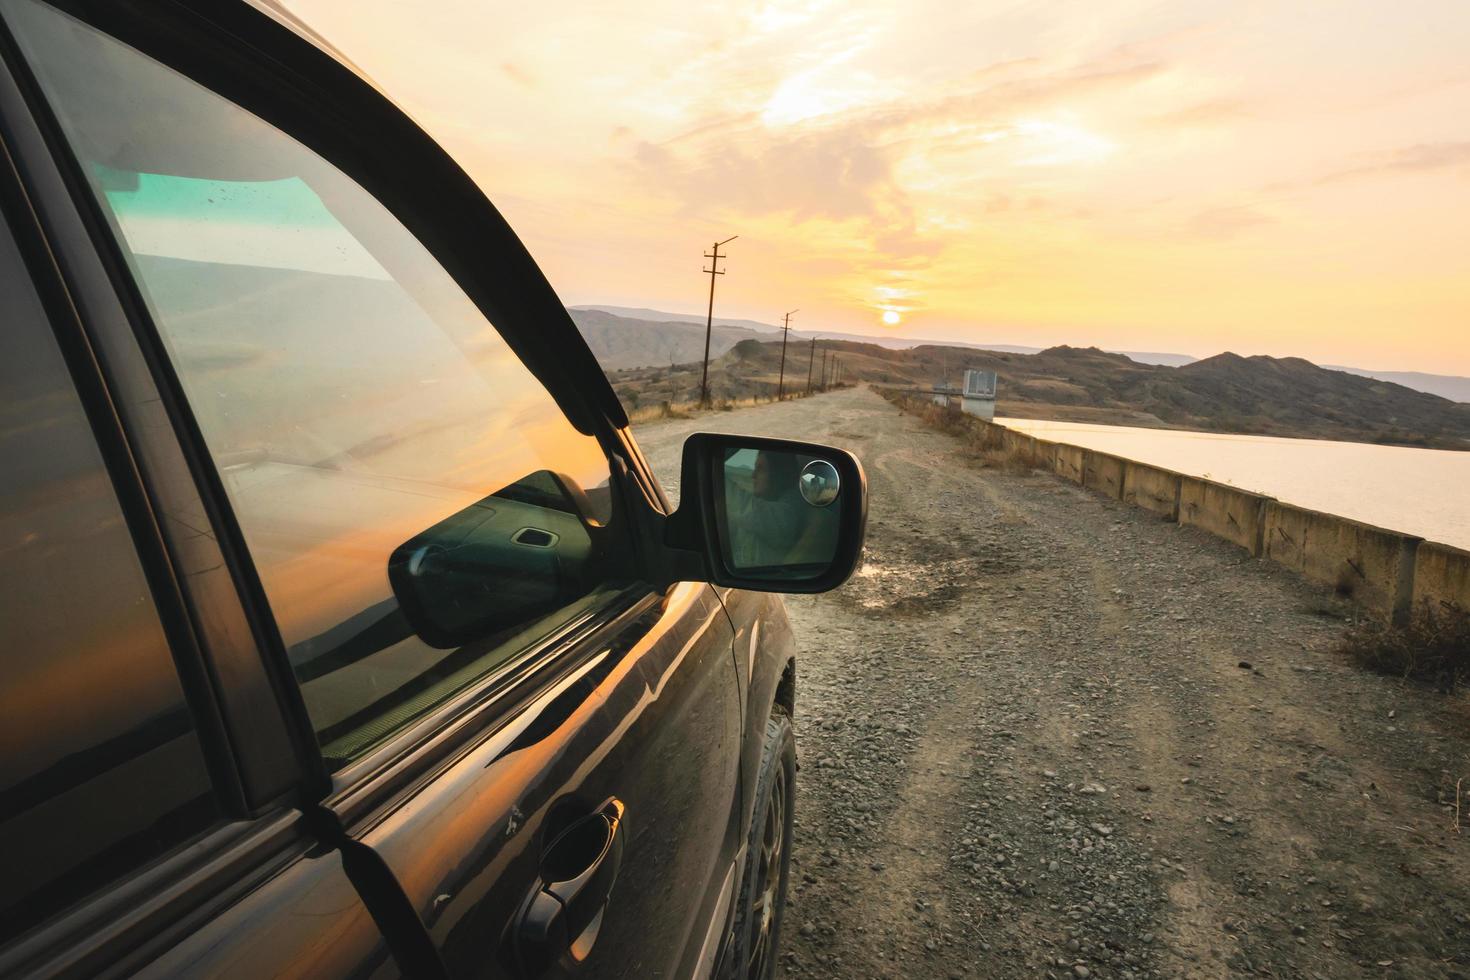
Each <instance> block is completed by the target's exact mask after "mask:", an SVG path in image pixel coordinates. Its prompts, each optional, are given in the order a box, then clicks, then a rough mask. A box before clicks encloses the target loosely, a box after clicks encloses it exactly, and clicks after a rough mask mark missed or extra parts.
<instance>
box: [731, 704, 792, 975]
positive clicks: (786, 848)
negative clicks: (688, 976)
mask: <svg viewBox="0 0 1470 980" xmlns="http://www.w3.org/2000/svg"><path fill="white" fill-rule="evenodd" d="M755 801H756V802H755V811H754V813H753V814H752V818H751V822H750V835H749V837H748V838H747V839H746V851H745V854H746V857H745V874H744V876H743V877H742V879H741V882H740V893H739V896H738V897H737V901H736V905H735V936H734V942H733V943H732V946H731V949H732V952H733V953H734V955H733V956H732V957H731V966H732V967H733V969H731V970H730V971H729V976H731V977H735V978H738V980H770V978H771V977H772V976H774V975H775V972H776V953H777V949H778V944H779V942H780V938H781V919H782V913H783V912H784V911H785V907H786V880H787V877H788V875H789V873H790V870H791V834H792V822H793V818H794V816H795V813H796V808H795V806H794V804H795V801H796V730H795V729H794V728H793V727H792V725H791V719H790V718H788V717H787V716H786V715H784V714H781V713H779V712H777V713H775V714H773V715H771V718H770V720H769V721H767V722H766V738H765V744H764V746H763V747H762V749H761V767H760V773H759V774H758V775H757V777H756V781H755Z"/></svg>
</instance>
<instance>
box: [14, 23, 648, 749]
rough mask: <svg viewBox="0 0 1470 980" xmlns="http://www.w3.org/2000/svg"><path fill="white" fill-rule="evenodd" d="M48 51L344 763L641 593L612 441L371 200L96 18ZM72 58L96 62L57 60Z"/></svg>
mask: <svg viewBox="0 0 1470 980" xmlns="http://www.w3.org/2000/svg"><path fill="white" fill-rule="evenodd" d="M29 43H31V44H32V45H34V46H36V47H37V48H41V49H44V48H46V47H47V46H48V45H54V47H55V49H56V50H54V51H51V52H49V53H48V52H46V51H41V52H40V56H39V57H36V58H35V60H36V63H37V64H38V65H40V66H41V72H40V74H41V80H42V84H43V85H45V86H47V87H48V88H49V89H50V91H49V93H48V94H49V95H50V96H51V97H52V99H53V101H54V104H55V105H56V106H57V108H58V110H59V114H60V116H61V120H62V123H63V126H64V127H65V129H66V131H67V135H68V136H69V137H70V138H71V140H72V141H73V143H74V144H75V146H76V148H77V150H78V153H79V156H80V157H81V158H82V160H83V163H84V164H85V166H86V168H87V170H88V173H89V174H90V176H91V179H92V181H93V188H94V190H95V191H96V193H97V196H98V198H99V200H100V201H101V202H103V204H104V206H105V208H106V211H107V214H108V217H109V219H110V220H111V222H112V223H113V224H114V226H115V231H116V232H117V234H118V237H119V240H120V241H121V243H122V244H123V246H124V248H125V251H126V252H127V255H126V258H127V260H128V263H129V265H130V267H131V269H132V272H133V274H134V276H135V277H136V279H137V281H138V284H139V286H140V288H141V290H142V292H143V295H144V297H145V299H146V301H147V304H148V307H149V310H150V312H151V313H152V315H153V318H154V321H155V322H156V324H157V325H158V327H159V330H160V332H161V334H162V336H163V340H164V342H165V344H166V346H167V348H168V352H169V355H170V356H171V358H172V360H173V364H174V367H175V369H176V370H177V371H178V374H179V377H180V380H181V381H182V383H183V386H184V389H185V392H186V394H187V395H188V399H189V402H190V404H191V405H192V406H193V408H194V410H195V414H196V418H197V421H198V424H199V427H200V429H201V431H202V432H203V435H204V438H205V441H206V442H207V444H208V446H209V450H210V452H211V454H212V456H213V457H214V462H215V465H216V467H217V469H218V471H219V475H220V478H221V479H222V481H223V483H224V487H225V490H226V492H227V493H228V495H229V499H230V502H231V504H232V505H233V508H234V513H235V517H236V519H237V520H238V521H239V524H240V527H241V530H242V531H243V533H244V536H245V540H246V543H247V545H248V546H249V549H250V555H251V558H252V559H253V561H254V563H255V567H256V570H257V572H258V573H259V575H260V578H261V581H262V583H263V585H264V587H265V592H266V595H267V597H268V598H269V600H270V603H271V609H272V611H273V613H274V615H275V619H276V625H277V627H278V628H279V630H280V633H281V638H282V640H283V641H284V643H285V645H286V648H287V651H288V654H289V657H290V660H291V664H292V667H293V669H294V670H295V672H296V675H297V678H298V680H299V681H300V682H301V685H302V690H303V692H304V696H305V700H306V705H307V709H308V711H309V713H310V714H311V718H312V720H313V722H314V724H315V726H316V728H317V732H318V736H319V738H320V740H321V742H322V745H323V751H324V754H325V755H326V756H327V757H328V762H329V764H332V765H340V764H342V763H344V762H346V761H348V760H350V759H351V758H354V757H356V756H358V755H360V754H361V753H362V752H363V751H364V750H365V749H366V748H368V747H369V746H371V745H372V744H374V743H375V742H377V741H379V740H381V738H383V737H385V736H386V735H387V734H389V733H391V732H392V731H394V730H396V729H397V728H400V727H402V725H404V724H406V723H408V722H409V721H411V720H412V719H413V718H414V717H416V716H418V715H420V714H422V713H423V712H424V711H426V710H428V709H429V708H430V707H432V706H434V705H435V704H437V703H440V702H442V701H443V700H444V699H445V698H446V697H448V696H450V695H451V694H453V693H454V691H456V690H458V689H460V688H462V687H464V686H465V685H466V684H468V683H469V682H471V681H472V680H474V679H475V678H476V677H478V676H481V675H483V674H484V673H485V672H486V671H487V670H490V669H492V668H494V667H495V666H496V665H498V664H500V663H502V662H504V661H505V660H506V659H507V658H508V657H510V656H512V655H513V654H514V653H515V652H516V651H518V650H520V649H522V648H523V647H524V646H525V644H526V643H527V642H528V641H530V640H533V639H534V638H536V637H537V636H539V635H544V634H545V633H546V632H547V631H548V630H549V629H551V628H553V627H554V626H555V625H557V624H558V623H560V622H563V621H565V619H566V618H567V617H568V616H569V615H572V614H573V613H574V612H575V610H576V609H577V608H581V607H585V606H586V605H588V604H589V603H594V604H595V603H596V602H597V601H599V599H600V598H601V597H603V596H605V595H607V594H611V593H612V592H615V591H617V590H618V589H619V588H620V587H621V586H620V585H618V584H617V583H618V582H619V581H620V577H619V574H618V569H617V568H615V567H612V566H611V565H609V559H608V557H607V551H608V549H607V548H606V536H607V534H608V533H609V532H608V528H607V524H608V519H609V516H610V512H611V504H612V501H611V497H610V492H611V491H610V487H609V474H608V464H607V460H606V457H605V456H604V455H603V452H602V450H601V448H600V447H599V445H598V443H597V442H596V440H595V439H593V438H592V437H590V436H585V435H582V434H581V433H579V432H577V431H576V430H575V429H574V428H573V427H572V426H571V424H570V423H569V422H568V421H567V420H566V418H565V417H564V416H563V414H562V412H561V411H560V409H559V408H558V406H557V405H556V404H555V402H554V401H553V400H552V398H551V396H550V395H549V394H548V393H547V392H546V390H545V389H544V388H543V387H542V385H541V384H540V383H539V382H538V381H537V379H536V378H535V377H533V376H532V375H531V373H530V372H529V371H528V370H527V369H526V367H525V366H524V365H523V364H522V363H521V361H520V360H519V359H518V358H517V357H516V355H515V354H514V353H513V352H512V351H511V349H510V348H509V347H508V346H507V345H506V343H505V341H504V340H503V339H502V338H501V336H500V334H499V333H498V332H497V331H496V330H495V329H494V327H493V326H492V325H491V324H490V323H489V322H488V321H487V319H486V318H485V316H484V315H483V314H482V313H481V312H480V311H479V309H478V308H477V307H476V306H475V305H474V304H473V303H472V302H471V301H470V300H469V298H468V297H467V296H466V295H465V294H464V293H463V292H462V291H461V290H460V288H459V287H458V286H457V285H456V284H455V282H454V281H453V280H452V279H451V277H450V276H449V275H448V274H447V273H446V272H445V271H444V270H443V268H442V267H441V266H440V265H439V264H438V262H437V261H436V260H435V259H434V258H433V256H432V255H430V253H429V252H428V251H427V250H426V249H425V248H424V247H423V245H422V244H421V243H420V242H419V241H418V240H417V239H416V238H415V237H414V236H413V235H412V234H411V233H409V232H408V231H407V230H406V229H405V228H404V227H403V226H402V225H401V224H400V223H399V222H398V221H397V219H395V218H394V217H393V216H392V215H391V214H390V213H389V212H388V211H387V210H386V209H385V208H384V207H383V206H382V205H381V204H380V203H379V202H378V201H377V200H376V199H375V198H374V197H372V196H371V195H370V194H368V193H367V192H366V191H364V190H363V189H362V188H361V187H359V186H358V185H357V184H356V183H355V182H353V181H352V180H351V179H350V178H348V177H347V176H346V175H345V174H343V173H342V172H340V171H338V170H337V169H336V168H334V167H333V166H331V165H329V164H327V163H326V162H325V161H324V160H322V159H321V158H320V157H318V156H316V155H315V154H314V153H312V152H311V151H309V150H307V149H306V148H305V147H303V146H302V145H301V144H299V143H297V142H296V141H295V140H293V139H291V138H290V137H288V136H286V135H285V134H284V133H282V132H280V131H278V130H276V129H274V128H273V127H271V126H270V125H268V124H266V123H265V122H263V121H262V120H260V119H258V118H256V117H255V116H253V115H251V114H250V113H248V112H246V111H245V110H243V109H241V108H240V107H238V106H236V105H234V104H232V103H230V102H228V101H226V100H224V99H222V98H220V97H218V96H216V95H214V94H213V93H210V92H208V91H207V90H205V89H203V88H200V87H199V86H197V85H195V84H194V83H192V82H190V81H188V80H186V79H184V78H183V77H181V76H179V75H176V74H173V73H172V72H168V71H166V70H165V69H163V68H162V67H160V66H159V65H157V64H156V63H154V62H152V61H151V60H149V59H147V58H145V57H143V56H142V55H140V54H138V53H137V52H134V51H132V50H131V49H128V48H125V47H123V46H122V45H120V44H118V43H117V42H115V41H112V40H111V39H109V38H106V37H104V36H102V35H100V34H96V33H95V32H92V31H91V30H90V29H88V28H83V27H81V26H80V25H75V24H73V25H70V30H62V29H61V28H60V25H59V22H55V21H49V20H48V21H46V22H45V23H41V22H38V23H37V24H36V25H35V26H34V30H33V31H32V33H31V35H30V42H29ZM60 64H72V65H81V64H86V65H90V66H94V69H93V70H91V71H86V72H67V73H61V72H54V73H51V74H48V72H47V70H46V66H47V65H52V66H55V65H60ZM118 93H126V97H123V96H120V95H119V94H118ZM158 119H167V120H168V125H166V126H160V125H155V124H154V123H155V122H156V120H158ZM405 549H407V550H405ZM390 565H391V566H393V568H394V569H395V570H396V571H395V572H394V576H395V581H390ZM400 573H401V574H400ZM426 576H427V578H426ZM425 582H428V583H429V584H430V586H432V588H430V589H429V590H428V593H426V592H425V587H424V583H425ZM395 585H397V586H398V588H397V591H395ZM425 594H432V595H433V596H435V599H434V601H433V602H429V603H424V602H417V603H416V602H415V597H419V598H422V597H423V596H424V595H425ZM405 597H407V599H406V601H408V603H409V606H410V607H413V608H405V607H404V604H403V603H404V601H405ZM435 624H438V626H439V627H443V628H436V626H435ZM446 624H447V625H446ZM425 634H428V635H425ZM466 644H469V645H468V646H466Z"/></svg>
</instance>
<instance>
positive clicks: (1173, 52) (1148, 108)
mask: <svg viewBox="0 0 1470 980" xmlns="http://www.w3.org/2000/svg"><path fill="white" fill-rule="evenodd" d="M290 6H291V7H292V9H293V10H294V11H296V12H297V13H298V14H300V15H301V16H302V17H303V18H304V19H305V20H306V21H307V22H308V23H310V24H312V25H313V26H314V27H315V28H316V29H318V30H319V31H321V32H322V33H323V34H324V35H325V36H326V37H328V38H330V39H331V40H332V41H334V42H335V43H336V44H337V45H338V46H340V47H341V48H342V49H343V50H344V52H346V53H347V54H348V55H349V56H350V57H351V58H353V59H354V60H355V61H356V62H357V63H359V64H360V65H361V66H362V67H363V68H364V69H365V70H366V71H367V72H368V73H369V74H370V75H372V76H373V77H374V78H376V79H377V80H378V82H379V83H380V84H381V85H382V86H383V87H384V88H385V89H386V90H387V91H388V92H389V93H390V94H391V95H393V97H394V98H395V99H397V100H398V101H399V102H400V104H402V105H403V106H404V107H405V108H406V109H408V110H409V112H411V113H412V114H413V115H414V116H415V117H416V118H417V119H418V120H419V121H420V122H421V123H423V124H424V125H425V126H426V127H427V128H428V129H429V130H430V132H432V133H433V134H434V135H435V136H436V137H437V138H438V139H439V140H441V141H442V142H443V143H444V144H445V146H446V147H447V148H448V149H449V150H450V151H451V152H453V153H454V154H455V155H456V156H457V158H458V159H459V160H460V161H461V162H462V163H464V165H465V166H466V167H467V169H468V170H469V171H470V172H471V174H472V175H473V176H474V177H475V178H476V179H477V180H478V181H479V182H480V184H481V186H483V187H484V188H485V190H486V192H487V193H488V194H489V196H490V197H491V199H492V200H493V201H494V202H495V203H496V205H497V206H498V207H499V208H500V209H501V210H502V211H503V212H504V213H505V214H506V216H507V217H508V218H509V219H510V221H511V224H512V225H513V226H514V227H515V229H516V230H517V232H518V233H519V234H520V235H521V237H522V238H523V239H524V240H525V241H526V243H527V244H528V246H529V247H530V248H531V251H532V253H533V254H534V255H535V257H536V259H537V260H538V261H539V262H540V263H541V265H542V267H543V268H544V269H545V270H546V272H547V274H548V276H549V277H550V279H551V281H552V284H553V285H554V286H555V287H556V288H557V290H558V292H559V293H560V295H561V296H562V298H563V300H564V301H565V302H567V303H568V304H586V303H609V304H619V305H626V306H643V307H653V308H658V309H664V310H670V311H675V312H694V311H700V312H702V310H703V303H704V298H703V297H704V290H706V289H707V286H708V283H707V279H706V278H705V277H702V276H701V275H700V271H699V270H700V267H701V266H700V261H701V258H700V252H701V250H702V248H703V247H705V244H706V243H708V242H710V241H715V240H718V239H723V238H726V237H729V236H730V235H733V234H738V235H739V236H740V238H739V240H738V241H736V242H734V243H732V244H731V246H730V258H729V264H728V267H727V268H728V271H729V274H728V275H727V276H726V277H725V278H724V279H723V280H721V283H720V290H721V291H720V297H719V301H718V304H717V314H723V315H725V316H731V317H750V318H754V319H759V320H763V321H765V322H768V323H769V322H776V321H778V320H779V316H780V312H781V311H782V310H785V309H789V308H791V307H793V306H797V305H800V306H801V307H802V309H803V311H804V313H803V327H804V328H805V329H828V330H850V331H855V332H864V331H867V332H872V331H873V330H875V329H878V327H876V326H875V325H874V321H873V310H874V309H875V308H877V309H880V310H884V311H885V313H884V314H883V315H882V317H881V319H882V321H883V324H884V327H883V329H885V331H886V332H888V333H893V332H897V333H899V334H900V335H908V336H914V337H926V338H940V339H944V338H952V339H956V340H966V341H971V342H987V341H988V342H993V343H1012V344H1034V345H1038V346H1045V345H1050V344H1054V343H1070V344H1078V345H1087V344H1096V345H1098V346H1101V347H1105V348H1112V349H1131V350H1165V351H1175V352H1179V353H1186V354H1194V355H1208V354H1213V353H1216V352H1218V351H1220V350H1224V349H1230V350H1234V351H1236V352H1238V353H1243V354H1255V353H1266V354H1275V355H1300V356H1304V357H1307V358H1310V359H1312V360H1315V361H1318V362H1320V363H1329V364H1352V365H1358V366H1364V367H1372V368H1377V369H1382V370H1388V369H1400V370H1406V369H1407V370H1425V371H1432V372H1440V373H1461V374H1466V373H1470V343H1467V342H1466V337H1467V334H1470V221H1467V220H1465V216H1466V215H1467V214H1470V67H1467V61H1466V58H1465V52H1466V51H1470V6H1467V5H1465V4H1464V3H1462V2H1460V0H1411V2H1409V3H1406V4H1377V3H1369V2H1348V3H1343V2H1339V0H1305V2H1301V3H1292V4H1276V3H1256V2H1247V3H1224V2H1210V3H1206V2H1199V0H1194V2H1189V0H1185V2H1179V3H1174V4H1164V5H1160V4H1156V3H1152V2H1144V0H1099V2H1092V3H1074V2H1054V3H1041V4H1026V5H1017V4H997V3H982V4H970V5H955V4H948V3H938V2H934V0H925V2H919V3H898V2H893V0H888V2H868V3H836V2H825V0H785V2H775V3H765V4H758V5H752V6H749V7H741V6H738V5H737V6H734V7H731V6H729V5H717V6H708V7H696V8H690V7H688V6H687V5H685V4H677V3H674V2H672V0H641V2H638V3H636V4H618V5H612V6H608V7H596V8H594V7H587V8H579V9H577V10H576V11H575V15H570V14H569V11H567V10H565V9H562V8H559V7H556V6H554V5H552V6H547V5H534V4H521V5H514V6H502V5H496V6H486V5H483V4H478V3H471V2H468V0H454V2H444V3H440V4H435V5H430V6H420V5H413V4H400V3H390V2H388V0H372V2H365V3H350V4H349V3H345V2H343V0H293V2H291V4H290ZM895 308H896V309H895ZM898 311H902V316H901V317H898V320H897V321H895V320H894V319H890V316H889V314H890V313H893V314H896V313H897V312H898Z"/></svg>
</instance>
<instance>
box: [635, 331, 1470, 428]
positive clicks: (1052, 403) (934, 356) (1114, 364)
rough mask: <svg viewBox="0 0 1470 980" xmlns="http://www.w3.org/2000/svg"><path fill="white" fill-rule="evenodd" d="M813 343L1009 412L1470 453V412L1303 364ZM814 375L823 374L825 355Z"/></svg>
mask: <svg viewBox="0 0 1470 980" xmlns="http://www.w3.org/2000/svg"><path fill="white" fill-rule="evenodd" d="M818 346H819V348H821V349H825V350H826V351H827V352H828V354H829V356H836V357H840V358H841V360H842V365H843V375H844V378H845V379H846V380H849V381H858V382H864V381H865V382H870V383H873V384H876V385H891V386H894V387H917V388H925V389H927V388H928V387H929V386H930V385H931V384H932V383H933V382H934V381H936V380H938V379H940V378H944V379H948V380H950V381H951V382H956V383H957V382H958V381H959V379H960V377H961V375H962V373H963V371H964V370H965V369H966V368H977V369H982V370H992V371H995V372H996V373H997V374H998V375H999V376H1000V401H999V404H998V406H997V408H998V412H999V414H1002V415H1011V416H1017V417H1025V418H1053V419H1069V420H1073V421H1082V422H1100V423H1110V424H1118V425H1139V426H1152V427H1158V428H1177V429H1201V430H1207V431H1218V432H1240V433H1255V434H1263V435H1280V436H1296V437H1308V438H1320V439H1337V440H1346V441H1356V442H1379V443H1391V444H1397V445H1410V446H1424V447H1434V448H1442V449H1470V404H1461V403H1457V402H1452V401H1449V400H1448V399H1445V398H1440V397H1439V396H1437V395H1431V394H1427V393H1425V392H1420V391H1415V390H1413V389H1411V388H1407V387H1404V386H1403V385H1399V384H1394V383H1392V382H1387V381H1380V380H1377V379H1374V378H1368V377H1362V376H1359V375H1355V374H1348V373H1346V372H1343V371H1333V370H1328V369H1326V368H1322V367H1318V366H1317V365H1315V364H1312V363H1311V362H1309V361H1306V360H1303V359H1301V358H1296V357H1287V358H1273V357H1266V356H1255V357H1242V356H1240V355H1238V354H1232V353H1224V354H1217V355H1215V356H1214V357H1207V358H1204V359H1203V360H1199V361H1193V362H1191V363H1188V364H1184V365H1181V366H1179V367H1170V366H1168V365H1156V364H1142V363H1139V362H1137V361H1134V360H1132V359H1130V358H1128V357H1125V356H1124V355H1122V354H1113V353H1108V352H1106V351H1101V350H1098V349H1097V348H1095V347H1090V348H1077V347H1065V346H1063V347H1052V348H1048V349H1046V350H1043V351H1040V352H1038V353H1035V354H1017V353H1007V352H1000V351H984V350H973V349H967V348H957V347H946V346H935V345H926V346H922V347H914V348H910V349H907V350H889V349H887V348H884V347H879V346H877V345H875V344H863V343H856V342H853V341H832V340H823V341H822V342H821V343H820V344H819V345H818ZM780 351H781V345H780V343H779V342H772V341H768V340H763V339H759V338H754V337H747V338H745V339H743V340H742V341H739V342H737V343H736V344H735V345H734V346H732V347H731V349H730V350H729V351H728V352H727V353H725V354H724V355H722V356H721V357H720V358H718V359H717V360H715V361H714V362H713V363H711V365H710V376H711V387H712V390H713V392H714V394H715V396H716V397H748V396H750V395H752V394H770V393H774V391H775V387H776V381H777V373H778V369H779V362H780ZM809 351H810V348H809V347H808V345H806V344H802V345H792V346H791V347H790V348H789V349H788V351H787V367H786V372H787V373H786V379H787V380H786V384H787V388H788V390H800V389H802V388H804V387H805V383H806V374H807V368H808V355H809ZM813 372H814V374H815V375H816V376H818V377H820V373H821V353H820V351H819V352H818V355H817V363H816V365H815V366H814V368H813ZM613 382H614V386H615V387H616V388H617V389H618V391H619V393H620V394H622V395H623V396H624V398H625V399H626V400H630V401H632V402H634V403H635V404H636V403H642V404H649V403H653V402H657V401H664V400H668V401H679V400H688V399H691V398H693V397H696V396H697V393H698V386H699V364H698V363H695V364H692V365H687V366H676V367H672V368H668V367H666V368H661V369H651V370H649V369H645V370H629V371H621V372H617V373H615V374H614V375H613Z"/></svg>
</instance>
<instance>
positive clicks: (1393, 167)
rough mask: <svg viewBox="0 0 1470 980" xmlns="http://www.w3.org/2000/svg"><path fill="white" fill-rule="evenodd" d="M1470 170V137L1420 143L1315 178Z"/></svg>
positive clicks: (1326, 181) (1324, 180)
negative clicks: (1359, 164)
mask: <svg viewBox="0 0 1470 980" xmlns="http://www.w3.org/2000/svg"><path fill="white" fill-rule="evenodd" d="M1460 168H1465V169H1467V170H1470V140H1460V141H1450V142H1441V143H1417V144H1415V145H1413V146H1406V147H1403V148H1401V149H1398V150H1394V151H1392V152H1390V153H1385V154H1381V155H1380V156H1379V157H1378V159H1376V160H1373V161H1370V162H1368V163H1365V164H1363V165H1361V166H1357V167H1349V168H1347V169H1344V170H1337V171H1333V172H1331V173H1328V174H1324V175H1323V176H1321V177H1318V178H1317V179H1316V180H1314V181H1312V183H1314V184H1319V185H1320V184H1335V183H1338V182H1341V181H1345V180H1356V179H1358V178H1363V177H1380V176H1386V175H1389V174H1420V173H1431V172H1433V171H1438V170H1456V169H1460Z"/></svg>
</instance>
